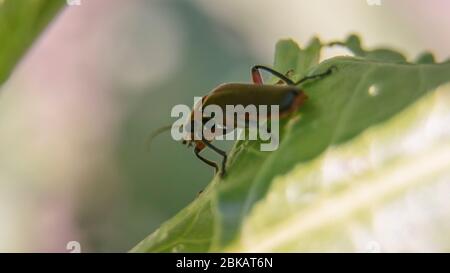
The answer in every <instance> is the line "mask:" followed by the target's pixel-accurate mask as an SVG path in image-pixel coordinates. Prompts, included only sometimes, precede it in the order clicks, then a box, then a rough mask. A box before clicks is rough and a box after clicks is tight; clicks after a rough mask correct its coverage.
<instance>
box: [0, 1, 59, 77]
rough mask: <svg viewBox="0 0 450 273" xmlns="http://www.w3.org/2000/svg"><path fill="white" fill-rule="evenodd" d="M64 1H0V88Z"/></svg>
mask: <svg viewBox="0 0 450 273" xmlns="http://www.w3.org/2000/svg"><path fill="white" fill-rule="evenodd" d="M64 3H65V1H62V0H0V41H1V42H0V84H3V82H4V81H5V80H6V79H7V78H8V77H9V75H10V74H11V71H12V70H13V68H14V66H15V65H16V63H17V62H18V61H19V59H20V58H21V57H22V56H23V54H24V53H25V52H26V50H27V48H28V47H29V46H30V45H31V44H32V42H33V41H34V40H35V38H36V37H37V36H38V34H39V33H40V32H41V31H42V30H43V29H44V28H45V26H46V25H47V24H48V23H49V22H50V20H51V19H52V18H53V17H54V16H55V14H56V13H57V11H58V10H59V9H60V8H61V7H62V5H63V4H64Z"/></svg>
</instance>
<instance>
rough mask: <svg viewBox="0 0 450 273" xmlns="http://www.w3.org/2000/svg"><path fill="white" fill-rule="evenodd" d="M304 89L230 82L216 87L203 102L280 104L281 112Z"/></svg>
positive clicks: (244, 104) (207, 103)
mask: <svg viewBox="0 0 450 273" xmlns="http://www.w3.org/2000/svg"><path fill="white" fill-rule="evenodd" d="M300 93H302V91H301V90H300V89H298V88H297V87H295V86H289V85H254V84H240V83H228V84H223V85H220V86H218V87H217V88H215V89H214V90H213V91H212V92H211V93H210V94H209V95H208V96H207V98H206V99H205V101H204V102H203V107H206V106H208V105H211V104H214V105H218V106H220V107H221V108H223V109H225V106H226V105H243V106H244V107H245V106H248V105H255V106H256V107H258V106H260V105H267V106H270V105H278V106H279V108H280V113H282V112H284V111H288V110H289V109H290V108H291V106H292V104H293V103H294V101H295V99H296V97H297V96H299V95H300Z"/></svg>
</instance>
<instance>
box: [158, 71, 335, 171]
mask: <svg viewBox="0 0 450 273" xmlns="http://www.w3.org/2000/svg"><path fill="white" fill-rule="evenodd" d="M335 68H336V67H335V66H332V67H330V68H328V69H327V70H326V71H325V72H323V73H320V74H316V75H311V76H306V77H304V78H302V79H300V80H299V81H297V82H294V81H292V80H291V79H289V77H288V74H289V73H290V72H291V71H289V72H288V73H287V74H286V75H283V74H282V73H280V72H278V71H276V70H274V69H272V68H269V67H267V66H263V65H255V66H253V67H252V69H251V76H252V81H253V83H225V84H222V85H219V86H218V87H216V88H214V89H213V90H212V91H211V92H210V93H209V94H207V95H205V96H204V97H202V99H201V100H200V101H199V102H197V103H196V105H194V108H193V109H192V112H191V114H190V117H189V119H188V120H187V122H186V124H184V125H183V126H184V127H185V128H188V135H187V137H185V138H184V139H183V141H182V143H183V144H185V145H187V146H188V147H191V146H194V154H195V156H196V157H197V158H198V159H200V160H201V161H203V162H204V163H206V164H208V165H209V166H211V167H213V168H214V169H215V171H216V173H219V174H220V176H221V177H223V176H224V175H225V173H226V172H225V167H226V163H227V154H226V152H225V151H223V150H221V149H219V148H218V147H216V146H214V145H213V144H212V143H211V142H212V141H213V139H214V136H217V135H219V134H224V133H225V132H227V131H228V130H234V129H236V128H237V127H239V126H238V125H237V124H236V123H234V124H236V126H234V127H232V128H227V127H225V125H223V127H222V128H218V127H217V128H212V129H213V132H215V135H214V136H203V135H201V138H200V139H196V138H195V137H194V136H195V134H196V133H197V132H196V131H195V129H194V128H195V126H194V123H195V120H194V113H195V111H201V110H203V109H204V108H205V107H207V106H209V105H217V106H219V107H220V108H221V109H224V108H225V106H226V105H243V106H244V107H245V106H247V105H277V106H279V112H280V118H283V117H286V116H289V115H291V114H293V113H295V112H297V110H298V109H299V108H300V106H301V105H303V103H304V102H305V101H306V99H307V98H308V97H307V96H306V94H305V93H304V92H303V90H302V89H300V88H299V87H297V86H298V85H299V84H301V83H303V82H305V81H307V80H312V79H319V78H322V77H325V76H327V75H329V74H331V73H332V71H333V69H335ZM262 70H264V71H266V72H269V73H270V74H272V75H273V76H275V77H277V78H278V79H279V81H278V83H277V84H275V85H272V84H270V85H269V84H264V82H263V78H262V75H261V71H262ZM283 83H284V84H283ZM247 118H248V117H246V119H247ZM225 119H226V118H224V120H223V124H227V123H226V120H225ZM207 121H208V119H207V118H204V117H202V121H201V124H200V125H201V126H200V127H199V128H200V129H201V130H203V129H202V127H203V125H204V124H205V123H206V122H207ZM171 128H172V126H171V125H170V126H165V127H162V128H160V129H158V130H157V131H155V132H154V133H153V134H152V136H151V137H150V140H151V139H153V137H155V136H156V135H158V134H160V133H161V132H163V131H167V130H170V129H171ZM214 130H215V131H214ZM207 147H208V148H210V149H211V150H213V151H214V152H216V153H217V154H219V155H220V156H222V163H221V167H220V168H219V166H218V164H217V163H216V162H214V161H211V160H209V159H207V158H205V157H203V156H202V155H201V154H200V152H201V151H203V150H204V149H205V148H207Z"/></svg>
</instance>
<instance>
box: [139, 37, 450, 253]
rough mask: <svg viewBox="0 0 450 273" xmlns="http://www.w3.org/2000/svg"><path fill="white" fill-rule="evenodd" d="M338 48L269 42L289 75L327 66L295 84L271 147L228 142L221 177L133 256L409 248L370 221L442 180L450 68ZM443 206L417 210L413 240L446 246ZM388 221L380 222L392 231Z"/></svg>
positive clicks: (448, 171)
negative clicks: (325, 53) (330, 54)
mask: <svg viewBox="0 0 450 273" xmlns="http://www.w3.org/2000/svg"><path fill="white" fill-rule="evenodd" d="M315 41H316V42H315ZM340 44H341V45H343V46H347V47H349V48H350V50H352V51H354V52H355V54H356V55H357V57H336V58H333V59H330V60H327V61H325V62H322V63H320V64H318V59H319V51H320V48H321V47H322V46H321V43H320V41H318V40H313V42H311V43H310V45H309V46H308V47H307V48H306V49H305V50H302V49H300V48H299V47H298V45H297V44H295V43H294V42H293V41H291V40H283V41H280V42H279V43H278V44H277V47H276V49H277V51H276V53H275V68H276V69H279V70H280V71H281V72H283V73H286V72H287V71H289V70H291V69H293V70H294V73H295V75H293V77H296V78H300V77H302V76H303V75H311V74H316V73H321V72H323V71H326V70H327V69H328V68H330V67H331V66H336V67H337V70H335V71H334V72H333V73H332V74H331V75H330V76H327V77H326V78H323V79H320V80H317V81H312V82H308V83H306V84H305V85H304V86H302V88H303V89H304V90H305V92H306V94H307V95H308V97H309V99H308V101H307V102H306V103H305V105H304V106H303V107H302V108H301V109H300V110H299V112H298V113H297V115H296V116H295V117H292V118H291V119H289V120H282V121H281V122H280V134H281V141H280V145H279V148H278V150H276V151H274V152H261V151H260V150H259V147H260V144H261V143H260V142H258V141H240V142H237V143H236V145H235V147H234V148H233V150H232V151H231V152H230V160H229V164H228V166H227V167H228V175H227V177H226V178H225V179H223V180H220V179H219V178H217V177H216V178H215V179H214V180H213V181H212V183H211V184H210V185H209V186H208V188H207V190H206V191H205V192H204V193H202V194H201V195H200V196H199V197H198V198H197V199H196V200H195V201H194V202H193V203H192V204H191V205H190V206H188V207H187V208H185V209H184V210H182V211H181V212H180V213H179V214H178V215H176V216H175V217H174V218H173V219H171V220H169V221H168V222H166V223H165V224H163V225H162V226H161V227H160V229H159V230H158V231H156V232H155V233H153V234H152V235H150V236H149V237H148V238H147V239H145V240H144V241H142V242H141V243H140V244H139V245H137V246H136V247H135V248H134V249H133V250H132V251H135V252H155V251H163V252H169V251H181V252H191V251H195V252H198V251H364V250H365V249H366V246H365V244H367V241H368V242H369V243H370V242H372V243H370V244H369V250H370V249H371V248H373V247H372V246H373V245H375V246H376V247H378V245H377V244H380V245H381V249H382V250H383V249H384V250H399V251H402V250H403V251H405V250H406V251H407V250H411V249H412V247H410V246H409V245H408V244H407V243H405V242H403V243H400V244H398V245H399V247H398V249H396V248H395V247H392V243H390V242H389V240H388V238H390V237H389V236H391V237H392V234H395V232H391V233H389V232H385V233H386V234H387V235H386V234H384V233H381V235H379V234H378V233H376V232H377V229H376V227H377V225H378V226H379V225H380V224H379V221H380V220H379V219H380V217H381V216H380V215H382V216H383V215H384V214H387V213H389V212H390V211H391V206H394V207H395V206H396V207H395V208H396V209H397V210H394V211H396V213H398V215H400V216H402V215H403V216H404V215H406V214H405V211H406V212H409V211H407V207H406V208H405V207H402V204H403V203H404V202H405V201H404V200H405V198H407V196H408V194H409V195H412V196H414V195H415V194H416V195H419V196H421V191H420V190H424V191H427V190H428V191H430V190H429V189H432V190H434V188H435V187H439V185H441V184H442V181H444V182H445V177H447V178H448V177H449V176H450V158H449V155H450V150H449V149H450V141H448V139H449V138H448V136H449V135H450V128H448V124H449V122H450V118H449V117H450V110H448V109H450V107H449V106H450V99H449V98H450V95H449V93H450V91H449V90H450V88H449V87H448V85H446V86H445V87H442V86H443V85H444V84H445V83H447V82H449V81H450V63H442V64H430V63H429V61H424V62H419V63H417V64H412V63H407V62H406V61H404V58H403V57H400V56H402V54H400V53H396V52H394V51H392V50H387V49H383V50H378V49H376V50H373V51H366V50H364V49H362V48H361V46H360V43H359V38H357V40H356V38H352V39H348V40H347V41H346V42H344V43H340ZM426 59H428V60H429V59H430V58H428V57H427V58H423V60H426ZM440 86H441V88H440V89H439V90H440V91H436V90H437V88H438V87H440ZM445 136H447V137H445ZM447 181H448V179H447ZM180 183H181V182H180ZM183 183H186V181H183ZM441 187H447V189H448V188H449V186H448V184H445V183H444V186H442V185H441ZM439 192H441V195H442V193H444V195H445V193H446V194H447V196H448V190H447V192H445V191H439ZM439 192H433V195H432V196H438V195H439ZM422 195H423V194H422ZM419 199H420V198H419ZM422 199H425V200H422ZM422 199H420V202H423V206H424V208H425V209H426V208H427V206H428V207H433V206H434V207H433V208H435V209H436V210H438V211H439V209H438V208H440V207H441V206H440V205H439V204H438V205H436V204H433V202H432V201H433V198H430V200H428V199H427V198H422ZM441 199H442V200H444V201H442V200H441ZM441 199H439V200H441V201H442V202H444V203H445V200H447V199H448V198H441ZM420 202H418V203H420ZM427 202H429V203H430V202H431V203H432V204H431V205H430V204H429V203H427ZM398 204H400V205H398ZM446 206H447V207H446V208H449V207H450V206H449V204H448V203H446ZM398 207H399V208H398ZM444 207H445V206H444ZM424 208H422V210H423V211H425V209H424ZM449 210H450V209H447V210H444V209H441V211H439V212H438V213H430V212H429V211H426V212H424V213H423V215H428V216H430V217H432V219H431V218H430V219H431V220H430V219H428V218H427V219H426V220H425V222H426V223H433V226H434V224H439V223H441V225H439V228H440V230H438V231H436V233H433V234H432V235H429V236H428V237H429V238H428V237H427V235H423V240H425V243H428V245H427V246H431V247H430V248H431V249H435V250H448V249H449V248H450V242H448V241H447V242H444V243H443V242H442V240H441V241H440V242H439V243H437V242H436V240H437V239H436V238H442V236H443V237H446V234H448V232H449V231H450V223H449V220H448V217H442V214H444V215H445V213H446V215H447V216H448V213H449V212H450V211H449ZM383 213H384V214H383ZM394 216H395V215H394ZM381 218H382V217H381ZM399 218H400V217H393V219H392V221H391V222H390V223H391V225H398V226H401V225H402V224H403V223H401V222H397V219H399ZM442 218H444V219H442ZM433 221H434V222H433ZM381 226H383V225H381ZM435 229H437V228H435ZM433 231H434V230H433ZM397 232H398V231H397ZM355 234H356V235H355ZM360 234H362V235H360ZM374 234H375V235H374ZM436 234H443V235H442V236H441V237H439V236H438V235H436ZM358 236H359V237H358ZM433 236H434V237H433ZM413 237H414V236H413ZM355 238H356V239H355ZM358 238H359V239H358ZM360 238H363V239H360ZM366 238H371V239H372V241H371V240H366ZM433 238H434V239H433ZM433 240H434V241H433ZM386 242H387V243H386ZM376 247H375V248H376ZM408 247H409V248H408Z"/></svg>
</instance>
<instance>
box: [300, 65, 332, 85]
mask: <svg viewBox="0 0 450 273" xmlns="http://www.w3.org/2000/svg"><path fill="white" fill-rule="evenodd" d="M333 69H337V67H336V66H334V65H333V66H332V67H330V68H328V69H327V71H325V72H323V73H320V74H316V75H311V76H307V77H304V78H303V79H301V80H299V81H298V82H296V83H294V85H299V84H301V83H303V82H305V81H308V80H314V79H319V78H323V77H326V76H328V75H330V74H331V73H332V72H333Z"/></svg>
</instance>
